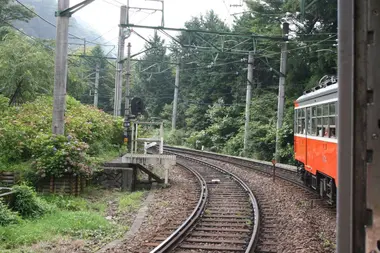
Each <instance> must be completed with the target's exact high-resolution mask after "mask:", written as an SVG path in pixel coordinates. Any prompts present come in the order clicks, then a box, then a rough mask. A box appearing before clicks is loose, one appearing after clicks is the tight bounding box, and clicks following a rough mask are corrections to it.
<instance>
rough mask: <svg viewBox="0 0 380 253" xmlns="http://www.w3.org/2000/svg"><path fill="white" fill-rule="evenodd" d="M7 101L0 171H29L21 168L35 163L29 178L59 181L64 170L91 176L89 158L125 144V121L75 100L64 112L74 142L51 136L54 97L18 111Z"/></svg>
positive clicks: (0, 103) (3, 102)
mask: <svg viewBox="0 0 380 253" xmlns="http://www.w3.org/2000/svg"><path fill="white" fill-rule="evenodd" d="M8 102H9V99H7V98H5V97H3V96H1V95H0V109H1V110H0V171H1V170H7V171H15V170H17V171H18V169H19V168H25V166H19V165H21V164H22V163H25V162H27V163H29V164H30V163H31V162H32V161H31V160H34V165H33V166H28V168H27V169H28V170H29V171H28V173H26V174H25V175H29V176H30V175H48V174H49V173H51V174H52V175H57V176H59V175H61V174H62V173H64V172H65V170H67V172H69V171H72V172H74V173H80V174H83V175H89V174H91V171H90V170H89V165H90V164H89V161H90V160H93V159H88V158H89V157H88V156H94V157H96V156H99V154H101V153H104V152H108V151H110V149H117V148H118V147H120V145H122V144H123V138H122V136H123V119H122V118H120V117H118V118H114V117H113V116H112V115H109V114H107V113H105V112H103V111H101V110H99V109H97V108H94V107H92V106H87V105H83V104H81V103H80V102H78V101H77V100H75V99H74V98H72V97H70V96H67V107H66V111H65V135H66V136H67V137H68V136H71V138H72V141H69V140H68V139H65V140H63V139H60V138H58V139H57V138H56V139H54V138H53V137H52V136H51V135H50V133H51V124H52V110H53V99H52V97H50V96H41V97H39V98H37V99H35V100H34V101H33V102H28V103H25V104H22V105H21V106H18V107H9V106H8ZM64 138H66V137H64ZM44 145H46V146H45V147H44ZM55 145H57V146H55ZM87 145H88V146H87ZM58 146H59V147H58ZM54 148H55V149H57V150H55V149H54ZM77 149H80V150H77ZM50 156H51V157H50ZM65 159H66V160H65ZM63 166H65V167H63ZM36 169H37V172H38V174H36V173H35V172H36V171H35V170H36ZM30 172H32V173H30ZM28 180H30V179H28Z"/></svg>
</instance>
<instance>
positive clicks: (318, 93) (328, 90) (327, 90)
mask: <svg viewBox="0 0 380 253" xmlns="http://www.w3.org/2000/svg"><path fill="white" fill-rule="evenodd" d="M336 92H338V83H334V84H331V85H329V86H326V87H322V88H320V89H318V90H315V91H311V92H310V93H306V94H304V95H302V96H300V97H299V98H298V99H297V100H296V102H303V101H307V100H311V99H314V98H317V97H322V96H326V95H329V94H332V93H336Z"/></svg>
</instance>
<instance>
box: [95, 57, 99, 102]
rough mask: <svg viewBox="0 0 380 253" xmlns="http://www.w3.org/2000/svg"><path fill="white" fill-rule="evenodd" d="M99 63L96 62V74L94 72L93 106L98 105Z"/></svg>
mask: <svg viewBox="0 0 380 253" xmlns="http://www.w3.org/2000/svg"><path fill="white" fill-rule="evenodd" d="M99 65H100V64H99V63H96V74H95V94H94V106H95V107H98V92H99V68H100V66H99Z"/></svg>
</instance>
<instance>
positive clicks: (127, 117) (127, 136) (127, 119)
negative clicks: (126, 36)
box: [124, 43, 132, 153]
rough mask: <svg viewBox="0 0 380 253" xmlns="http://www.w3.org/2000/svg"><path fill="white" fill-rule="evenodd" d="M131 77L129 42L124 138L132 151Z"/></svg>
mask: <svg viewBox="0 0 380 253" xmlns="http://www.w3.org/2000/svg"><path fill="white" fill-rule="evenodd" d="M130 79H131V43H128V55H127V73H126V82H125V112H124V139H125V140H126V141H127V142H128V149H129V150H130V152H131V153H132V149H131V144H132V132H131V129H130V126H131V122H130V116H131V110H130V101H129V96H130Z"/></svg>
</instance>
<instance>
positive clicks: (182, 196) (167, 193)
mask: <svg viewBox="0 0 380 253" xmlns="http://www.w3.org/2000/svg"><path fill="white" fill-rule="evenodd" d="M169 178H170V185H171V186H170V187H168V188H166V189H158V190H155V193H154V201H153V202H152V203H151V204H150V205H149V206H148V215H147V217H145V219H144V222H143V224H142V225H141V227H140V229H139V231H138V232H137V233H135V234H134V235H133V236H132V237H131V238H128V239H127V240H124V241H123V242H122V243H121V244H119V245H117V246H116V247H114V248H112V249H108V250H107V252H108V253H110V252H112V253H113V252H123V253H124V252H142V251H144V250H143V249H144V248H146V245H145V244H147V243H151V242H154V237H156V236H157V235H158V234H162V233H166V234H167V235H168V233H170V232H171V231H174V230H175V228H176V227H177V226H178V225H179V224H178V223H181V222H183V221H184V220H185V219H186V218H187V217H188V216H189V215H190V214H191V212H192V211H193V209H194V207H195V203H196V201H197V194H196V191H195V189H197V188H198V182H196V181H195V180H193V179H194V177H193V175H192V174H191V173H190V172H189V171H187V170H186V169H183V168H182V167H179V166H175V167H174V168H173V170H171V171H170V176H169ZM169 231H170V232H169ZM147 252H149V251H147Z"/></svg>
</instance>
